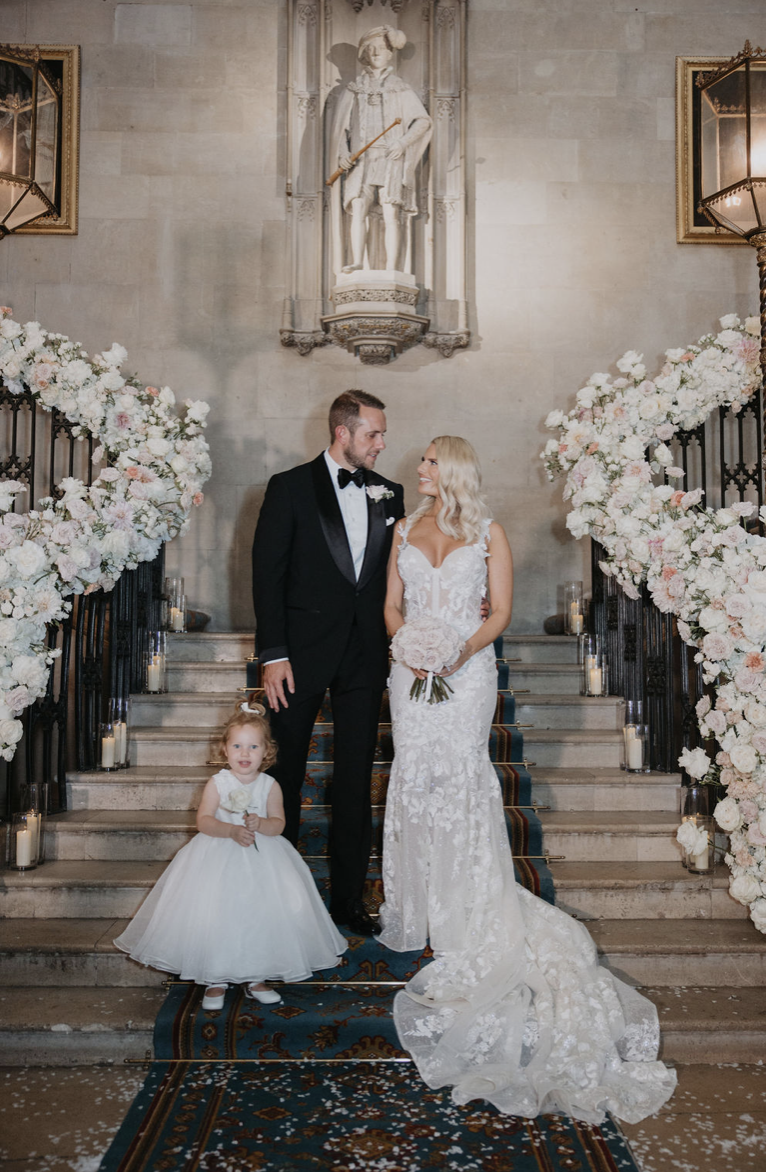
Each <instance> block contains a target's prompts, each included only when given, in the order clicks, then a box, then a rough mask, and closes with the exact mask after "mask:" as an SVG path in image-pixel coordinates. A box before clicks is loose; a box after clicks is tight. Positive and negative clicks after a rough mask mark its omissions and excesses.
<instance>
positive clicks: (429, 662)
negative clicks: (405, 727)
mask: <svg viewBox="0 0 766 1172" xmlns="http://www.w3.org/2000/svg"><path fill="white" fill-rule="evenodd" d="M464 646H465V644H464V643H463V640H462V639H461V638H460V636H459V635H458V633H457V631H456V630H455V628H454V627H451V626H450V625H449V623H445V622H444V621H443V619H437V618H422V619H413V620H412V622H409V623H405V624H404V626H403V627H400V628H399V630H398V631H397V632H396V634H395V635H394V637H393V639H392V640H391V654H392V655H393V657H394V659H395V660H396V662H397V663H404V664H406V665H407V667H411V668H421V669H422V670H423V671H426V672H428V678H427V679H425V680H421V679H420V678H417V679H416V680H415V682H414V683H413V685H412V688H411V689H410V699H412V700H419V699H420V697H421V696H422V694H423V693H424V692H425V698H426V700H427V701H428V703H429V704H439V703H440V702H441V701H442V700H446V699H447V698H448V696H447V693H448V692H449V693H451V692H452V688H451V687H450V686H449V684H448V683H447V681H446V680H444V679H442V677H441V675H440V674H439V673H440V672H442V671H445V670H446V669H447V668H449V666H450V664H452V663H454V662H455V660H456V659H457V658H458V656H459V655H460V653H461V651H462V650H463V647H464Z"/></svg>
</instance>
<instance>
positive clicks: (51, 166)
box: [35, 72, 59, 203]
mask: <svg viewBox="0 0 766 1172" xmlns="http://www.w3.org/2000/svg"><path fill="white" fill-rule="evenodd" d="M58 120H59V104H58V97H57V95H56V93H55V91H54V89H53V87H52V86H51V85H50V83H49V81H48V79H47V77H46V76H45V74H44V73H42V72H41V73H40V75H39V79H38V84H37V127H36V134H35V182H36V183H37V185H38V187H39V188H40V190H41V191H42V192H43V193H44V194H45V195H47V197H48V199H49V200H50V201H51V203H53V202H54V198H55V194H56V167H57V163H58V160H57V157H56V151H57V146H58V132H59V128H58Z"/></svg>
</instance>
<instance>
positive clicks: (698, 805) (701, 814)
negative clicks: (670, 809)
mask: <svg viewBox="0 0 766 1172" xmlns="http://www.w3.org/2000/svg"><path fill="white" fill-rule="evenodd" d="M714 805H715V792H714V788H713V786H710V785H699V784H698V783H697V782H692V783H691V785H682V786H681V803H680V807H681V808H680V814H681V821H682V822H693V823H694V824H695V825H696V824H697V822H698V821H699V820H700V819H701V818H702V819H705V818H710V819H711V821H712V820H713V819H712V810H713V806H714ZM681 863H682V865H683V866H684V867H688V865H689V862H688V855H687V852H686V851H682V852H681Z"/></svg>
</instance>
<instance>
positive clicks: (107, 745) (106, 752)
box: [101, 736, 116, 769]
mask: <svg viewBox="0 0 766 1172" xmlns="http://www.w3.org/2000/svg"><path fill="white" fill-rule="evenodd" d="M115 750H116V738H115V737H114V736H106V737H102V738H101V768H102V769H114V759H115Z"/></svg>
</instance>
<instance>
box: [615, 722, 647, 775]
mask: <svg viewBox="0 0 766 1172" xmlns="http://www.w3.org/2000/svg"><path fill="white" fill-rule="evenodd" d="M622 737H623V769H624V770H625V771H626V772H627V773H649V772H650V770H649V725H648V724H626V725H625V727H624V728H623V730H622Z"/></svg>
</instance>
